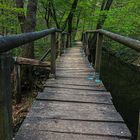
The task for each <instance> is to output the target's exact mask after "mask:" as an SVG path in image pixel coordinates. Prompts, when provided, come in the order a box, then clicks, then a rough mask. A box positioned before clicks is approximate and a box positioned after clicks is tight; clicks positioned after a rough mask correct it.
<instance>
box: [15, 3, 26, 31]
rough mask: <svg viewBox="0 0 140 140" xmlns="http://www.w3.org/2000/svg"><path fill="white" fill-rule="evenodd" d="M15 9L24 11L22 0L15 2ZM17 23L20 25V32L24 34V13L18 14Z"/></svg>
mask: <svg viewBox="0 0 140 140" xmlns="http://www.w3.org/2000/svg"><path fill="white" fill-rule="evenodd" d="M16 7H17V8H21V9H24V0H16ZM18 21H19V24H20V28H21V32H22V33H24V32H25V21H26V17H25V14H24V12H22V13H18Z"/></svg>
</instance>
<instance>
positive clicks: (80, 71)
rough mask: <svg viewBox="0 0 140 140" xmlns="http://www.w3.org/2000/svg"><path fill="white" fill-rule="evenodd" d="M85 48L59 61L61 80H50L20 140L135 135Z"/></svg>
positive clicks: (126, 139) (108, 139)
mask: <svg viewBox="0 0 140 140" xmlns="http://www.w3.org/2000/svg"><path fill="white" fill-rule="evenodd" d="M93 73H94V70H93V68H92V67H91V65H90V64H89V62H88V61H87V59H86V58H85V57H84V53H83V51H82V49H81V45H80V44H79V45H77V47H73V48H70V49H67V50H66V52H65V54H63V55H62V56H61V57H60V58H59V59H58V60H57V72H56V75H57V79H49V80H47V82H46V84H45V90H44V92H42V93H39V94H38V96H37V99H36V101H34V103H33V105H32V108H31V110H30V112H29V113H28V115H27V117H26V119H25V121H24V122H23V124H22V126H21V128H20V130H19V132H18V134H17V135H16V137H15V139H16V140H130V139H131V134H130V132H129V130H128V128H127V126H126V125H125V123H124V121H123V119H122V117H121V116H120V114H119V113H118V112H117V111H116V109H115V107H114V105H113V103H112V100H111V99H112V97H111V95H110V93H109V92H107V91H106V89H105V87H104V86H103V84H102V83H95V82H94V81H93Z"/></svg>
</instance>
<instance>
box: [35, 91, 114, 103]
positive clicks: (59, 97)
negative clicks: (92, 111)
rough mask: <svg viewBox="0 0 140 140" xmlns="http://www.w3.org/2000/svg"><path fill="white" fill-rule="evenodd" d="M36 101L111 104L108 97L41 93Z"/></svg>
mask: <svg viewBox="0 0 140 140" xmlns="http://www.w3.org/2000/svg"><path fill="white" fill-rule="evenodd" d="M37 100H51V101H65V102H66V101H67V102H79V103H80V102H81V103H82V102H84V103H96V104H112V101H111V98H110V95H101V94H82V93H80V94H75V93H73V92H72V93H70V94H67V93H65V92H62V93H61V92H57V93H55V92H42V93H39V94H38V96H37Z"/></svg>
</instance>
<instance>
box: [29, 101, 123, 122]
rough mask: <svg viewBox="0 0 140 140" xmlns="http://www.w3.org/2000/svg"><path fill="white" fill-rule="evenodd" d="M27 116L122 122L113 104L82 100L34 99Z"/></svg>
mask: <svg viewBox="0 0 140 140" xmlns="http://www.w3.org/2000/svg"><path fill="white" fill-rule="evenodd" d="M27 117H43V118H49V119H50V118H51V119H54V118H55V119H67V120H80V121H107V122H124V121H123V119H122V117H121V116H120V115H119V113H117V111H116V109H115V108H114V106H113V105H109V104H91V103H82V102H81V103H74V102H61V101H60V102H57V101H36V102H34V104H33V106H32V109H31V110H30V113H29V114H28V115H27Z"/></svg>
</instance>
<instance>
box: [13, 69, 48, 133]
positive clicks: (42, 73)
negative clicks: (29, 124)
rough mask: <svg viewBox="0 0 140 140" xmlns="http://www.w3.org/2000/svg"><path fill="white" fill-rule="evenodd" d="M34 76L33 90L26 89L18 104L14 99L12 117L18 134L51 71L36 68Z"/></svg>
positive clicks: (14, 129) (14, 128)
mask: <svg viewBox="0 0 140 140" xmlns="http://www.w3.org/2000/svg"><path fill="white" fill-rule="evenodd" d="M33 76H34V86H33V90H32V91H30V92H29V91H28V90H27V91H24V93H22V100H21V103H19V104H16V101H15V99H14V98H13V100H12V119H13V131H14V135H16V132H17V131H18V130H19V128H20V126H21V124H22V122H23V121H24V119H25V118H26V115H27V113H28V112H29V110H30V108H31V106H32V103H33V101H34V100H35V98H36V96H37V94H38V92H41V91H43V89H44V87H43V85H44V83H45V81H46V79H48V78H49V71H47V70H46V69H36V70H35V71H34V74H33ZM26 86H27V85H26ZM27 89H28V88H27Z"/></svg>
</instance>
